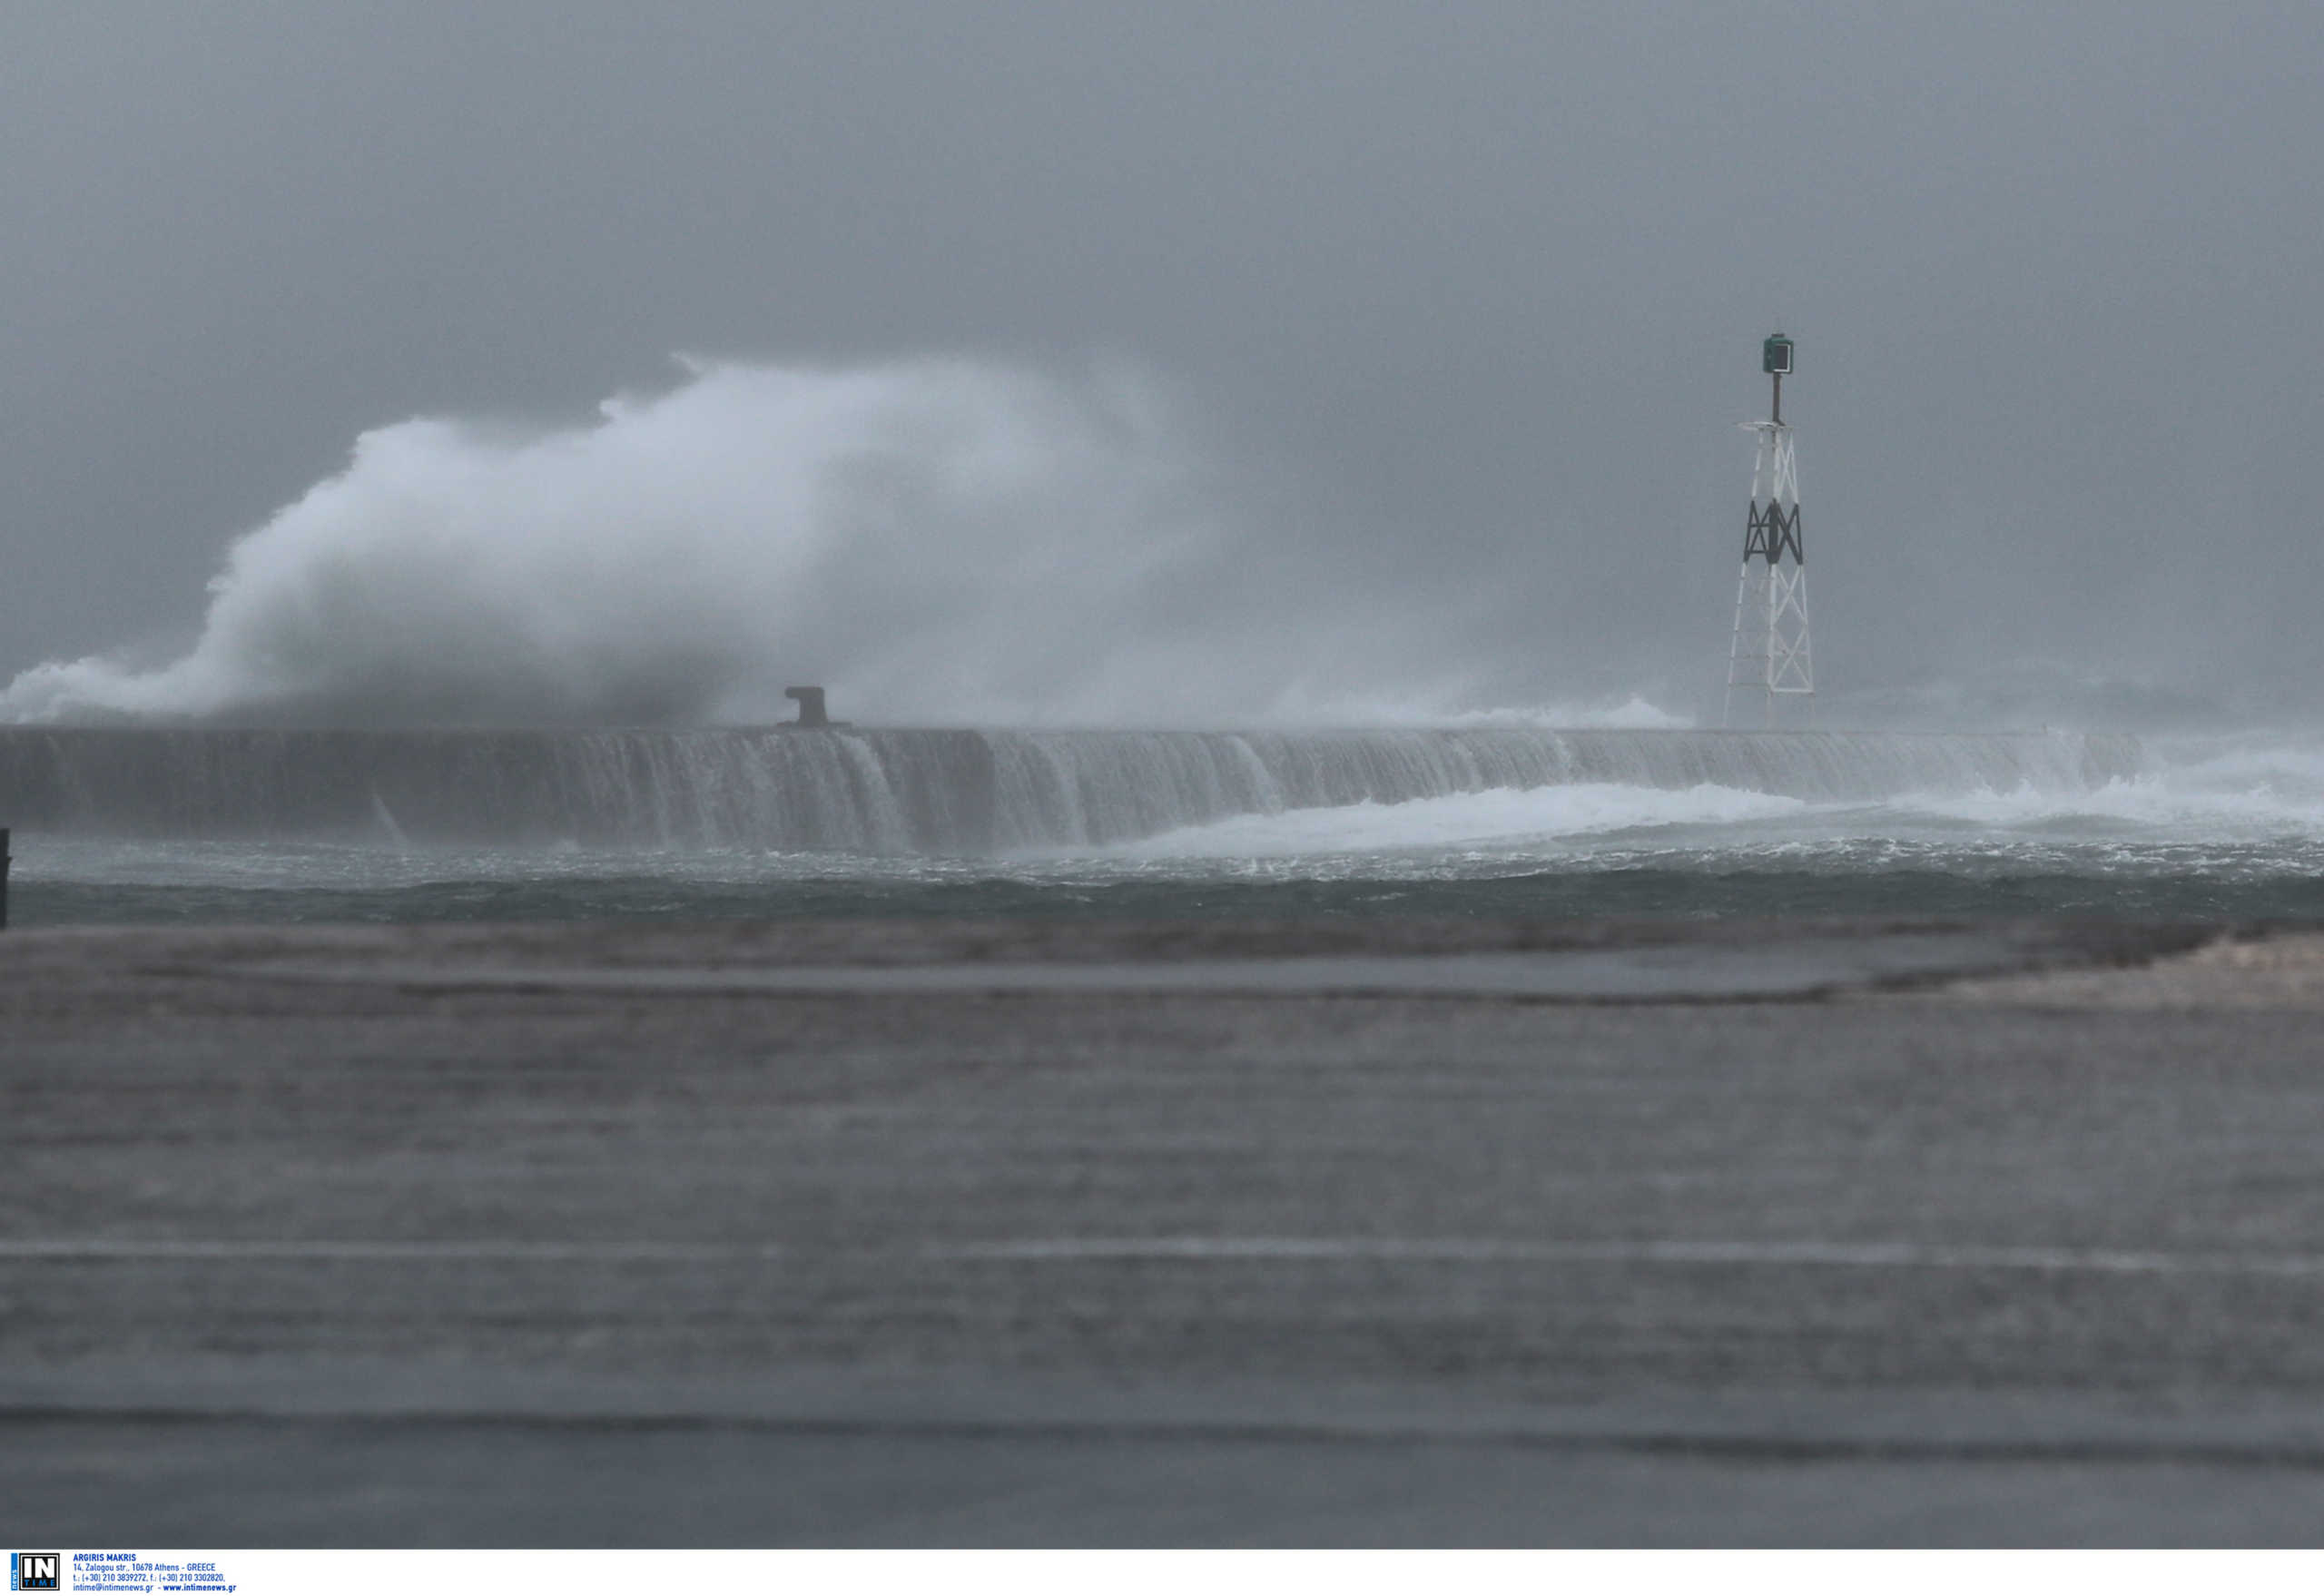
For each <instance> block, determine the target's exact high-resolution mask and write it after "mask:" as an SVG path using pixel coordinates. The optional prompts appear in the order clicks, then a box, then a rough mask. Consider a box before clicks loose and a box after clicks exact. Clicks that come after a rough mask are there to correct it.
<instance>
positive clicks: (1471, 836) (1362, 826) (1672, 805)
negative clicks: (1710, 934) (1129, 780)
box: [1112, 782, 1808, 859]
mask: <svg viewBox="0 0 2324 1596" xmlns="http://www.w3.org/2000/svg"><path fill="white" fill-rule="evenodd" d="M1807 807H1808V805H1807V803H1805V802H1803V801H1802V800H1800V799H1797V798H1787V797H1782V796H1778V795H1777V794H1774V793H1747V792H1743V791H1740V790H1738V789H1737V788H1734V787H1718V786H1711V785H1708V784H1705V785H1700V786H1695V787H1686V788H1679V789H1665V788H1657V787H1634V786H1627V785H1619V784H1615V783H1595V782H1586V783H1573V784H1571V785H1566V786H1553V787H1531V788H1524V789H1512V788H1495V789H1492V790H1491V791H1488V792H1482V793H1454V794H1452V795H1451V796H1448V797H1443V798H1421V799H1414V800H1413V801H1411V802H1409V803H1349V804H1341V805H1336V806H1334V807H1331V808H1320V809H1295V810H1287V811H1285V812H1284V813H1280V814H1243V815H1236V816H1235V817H1233V818H1232V819H1228V820H1223V821H1218V822H1215V823H1211V824H1208V825H1198V826H1183V827H1180V828H1178V829H1177V830H1175V831H1169V832H1163V833H1162V834H1161V835H1159V836H1156V837H1148V838H1146V839H1144V840H1142V841H1139V842H1132V843H1128V844H1126V845H1124V846H1122V847H1120V848H1118V849H1115V850H1112V852H1114V853H1115V854H1116V855H1117V856H1118V857H1124V858H1134V859H1203V858H1265V857H1284V856H1296V855H1301V854H1318V853H1328V854H1343V853H1393V852H1413V851H1428V850H1441V849H1445V848H1459V847H1483V846H1497V847H1508V846H1511V845H1514V844H1519V843H1524V842H1555V841H1557V840H1558V839H1561V838H1568V837H1580V836H1594V835H1602V834H1605V833H1609V832H1630V831H1637V830H1640V829H1649V828H1664V827H1679V826H1727V825H1735V824H1738V823H1746V822H1751V821H1766V820H1774V819H1780V818H1784V817H1787V816H1792V815H1797V814H1799V813H1802V812H1804V811H1805V810H1807Z"/></svg>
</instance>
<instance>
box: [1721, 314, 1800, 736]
mask: <svg viewBox="0 0 2324 1596" xmlns="http://www.w3.org/2000/svg"><path fill="white" fill-rule="evenodd" d="M1791 357H1792V344H1791V340H1789V339H1787V338H1786V337H1785V336H1784V335H1783V334H1782V333H1780V332H1778V333H1777V334H1775V335H1774V336H1773V337H1772V338H1769V339H1768V340H1767V341H1766V342H1765V343H1764V344H1762V345H1760V347H1759V369H1761V370H1762V371H1765V372H1766V373H1767V374H1768V376H1769V377H1770V378H1772V379H1774V381H1775V403H1774V409H1773V412H1772V413H1771V414H1770V415H1769V417H1768V419H1767V420H1764V421H1746V422H1744V423H1742V426H1743V429H1744V430H1745V431H1746V432H1756V433H1758V435H1759V458H1758V461H1757V462H1756V463H1754V465H1753V466H1752V468H1751V517H1750V519H1749V520H1748V522H1747V523H1746V524H1745V526H1744V531H1743V574H1742V576H1740V577H1739V578H1738V580H1737V582H1736V585H1735V641H1734V643H1733V645H1731V646H1730V647H1729V649H1728V655H1727V705H1726V708H1725V710H1724V711H1723V713H1722V714H1721V715H1720V718H1719V724H1721V725H1732V724H1735V700H1736V695H1737V694H1738V692H1740V693H1741V694H1742V695H1743V699H1744V704H1745V708H1746V709H1747V710H1748V708H1749V706H1750V702H1751V700H1752V698H1753V697H1754V696H1755V695H1757V696H1758V697H1759V698H1760V700H1761V702H1762V703H1763V704H1764V705H1765V713H1764V715H1763V724H1767V725H1769V726H1772V725H1774V724H1776V701H1777V699H1779V698H1787V697H1797V698H1798V699H1800V700H1801V701H1802V707H1803V709H1804V710H1806V711H1807V712H1808V713H1810V714H1812V713H1813V710H1814V707H1815V701H1816V666H1815V662H1814V660H1813V658H1812V657H1811V656H1810V655H1809V654H1808V651H1807V554H1806V552H1805V551H1804V550H1803V549H1802V548H1801V547H1800V544H1799V463H1798V460H1797V458H1796V457H1795V456H1794V454H1793V452H1792V443H1791V429H1790V428H1788V427H1787V426H1785V425H1784V419H1783V379H1785V378H1787V377H1788V376H1790V375H1791V364H1792V359H1791Z"/></svg>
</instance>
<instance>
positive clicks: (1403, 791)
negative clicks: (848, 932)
mask: <svg viewBox="0 0 2324 1596" xmlns="http://www.w3.org/2000/svg"><path fill="white" fill-rule="evenodd" d="M2142 760H2143V754H2142V750H2141V748H2140V745H2139V743H2138V740H2137V739H2136V738H2134V737H2131V736H2125V735H2113V734H2084V733H2024V734H2020V733H1990V734H1889V733H1866V732H1699V731H1610V730H1581V731H1548V730H1531V729H1492V730H1391V731H1360V730H1348V731H1304V732H1242V733H1226V732H1019V731H970V730H891V731H871V730H852V729H851V730H832V731H818V732H798V731H783V730H778V729H773V728H752V727H706V728H686V729H674V730H656V729H635V730H434V731H416V730H399V731H335V730H316V729H294V730H258V729H231V728H169V729H160V728H137V729H131V728H113V727H43V728H27V727H15V728H7V729H5V730H0V821H5V822H6V823H12V824H14V825H15V826H16V827H18V828H20V829H23V830H26V831H50V832H89V833H101V834H104V833H109V834H119V835H136V836H165V837H189V838H203V837H218V838H227V837H238V838H247V837H299V836H310V837H363V836H370V837H377V838H380V839H382V840H389V841H406V840H408V841H411V842H517V843H523V842H568V841H569V842H584V843H591V844H622V843H635V844H639V845H648V846H660V847H724V846H759V847H772V848H799V849H845V850H852V851H861V852H959V853H977V852H994V851H1000V850H1006V849H1010V848H1024V847H1042V846H1076V845H1092V844H1094V845H1102V844H1106V843H1110V842H1126V841H1130V840H1133V839H1136V838H1138V837H1144V836H1151V835H1154V834H1156V833H1157V832H1164V831H1167V830H1170V829H1172V828H1174V827H1178V826H1186V825H1199V824H1203V823H1209V822H1213V821H1217V820H1223V819H1226V818H1228V817H1230V816H1233V815H1237V814H1265V813H1280V812H1283V811H1285V810H1291V809H1305V808H1316V807H1324V806H1332V805H1340V804H1349V803H1364V802H1371V803H1403V802H1407V801H1410V800H1413V799H1419V798H1433V797H1443V796H1447V795H1450V794H1453V793H1472V792H1482V791H1486V790H1489V789H1494V788H1532V787H1543V786H1553V785H1560V784H1567V783H1613V784H1620V785H1630V786H1639V787H1653V788H1663V789H1683V788H1689V787H1694V786H1698V785H1704V784H1709V785H1714V786H1720V787H1731V788H1737V789H1740V790H1743V791H1748V792H1759V793H1780V794H1783V795H1786V796H1791V797H1797V798H1802V799H1807V800H1811V801H1827V802H1829V801H1839V802H1848V801H1875V800H1878V799H1880V798H1884V797H1888V796H1894V795H1896V794H1900V793H1946V792H1974V791H1981V790H1989V791H1995V792H2012V791H2017V790H2020V789H2023V788H2028V787H2030V788H2033V789H2035V790H2038V791H2043V792H2058V793H2071V792H2076V791H2084V790H2089V789H2092V788H2094V787H2098V786H2102V785H2103V784H2105V783H2108V782H2111V781H2116V780H2122V779H2127V778H2129V777H2131V776H2133V775H2135V774H2137V773H2138V772H2139V770H2140V768H2141V766H2142Z"/></svg>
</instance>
